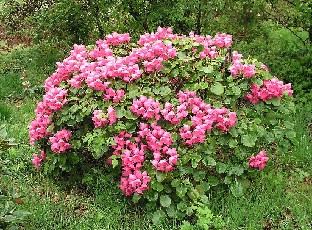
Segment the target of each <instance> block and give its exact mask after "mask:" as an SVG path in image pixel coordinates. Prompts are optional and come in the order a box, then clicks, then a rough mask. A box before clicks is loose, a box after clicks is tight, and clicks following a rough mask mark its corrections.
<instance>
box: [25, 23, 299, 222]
mask: <svg viewBox="0 0 312 230" xmlns="http://www.w3.org/2000/svg"><path fill="white" fill-rule="evenodd" d="M130 40H131V38H130V36H129V34H117V33H114V34H112V35H108V36H106V39H104V40H99V41H97V42H96V45H95V46H88V47H86V46H83V45H74V48H73V50H72V51H71V52H70V55H69V57H68V58H66V59H65V60H64V61H63V62H61V63H57V70H56V71H55V73H54V74H52V75H51V76H50V77H49V78H47V79H46V81H45V90H46V94H45V95H44V97H43V101H42V102H40V103H38V106H37V109H36V110H35V113H36V118H35V119H34V121H33V122H32V123H31V124H30V142H31V144H36V145H38V146H39V147H40V148H41V151H42V152H41V155H40V156H37V155H36V154H35V155H34V160H33V163H34V165H35V167H36V168H37V169H39V168H40V167H44V171H45V172H48V173H49V172H50V173H57V172H58V171H66V172H69V171H71V170H74V169H78V170H79V167H81V166H83V165H86V164H90V158H93V159H95V160H97V159H98V160H101V159H104V160H105V161H106V162H107V164H110V165H111V166H112V167H114V168H115V169H116V170H117V171H118V172H120V183H119V186H120V189H121V190H122V191H123V193H124V194H125V195H126V196H133V201H134V202H138V201H139V199H143V198H144V200H147V201H150V202H149V204H148V205H149V206H151V207H152V208H155V207H156V206H157V205H160V206H161V207H162V209H164V210H166V213H167V214H168V216H170V217H178V218H183V217H184V216H185V215H192V213H193V211H194V210H193V209H192V208H191V207H192V205H191V204H192V203H194V202H201V203H205V202H207V200H208V197H207V196H206V195H207V192H208V191H209V190H210V189H211V188H213V187H215V186H221V185H227V186H229V187H230V189H231V191H232V192H233V193H237V191H241V190H242V186H244V184H246V183H243V182H242V181H246V180H247V179H248V177H247V175H248V172H250V171H254V170H255V169H259V170H262V169H263V168H264V167H265V165H266V163H269V162H270V161H274V160H275V159H276V153H278V152H279V151H281V152H285V151H287V150H288V148H289V146H290V145H291V140H293V138H294V136H295V133H294V132H293V130H292V129H293V124H292V123H291V122H290V121H287V119H286V118H287V116H288V115H289V114H290V113H291V112H292V109H293V103H292V97H291V95H292V90H291V86H290V84H286V85H285V84H284V83H283V82H281V81H279V80H278V79H277V78H276V77H273V76H272V75H271V74H270V73H269V71H268V69H267V67H266V66H265V65H264V64H262V63H260V62H258V61H257V60H254V59H249V58H243V55H242V54H239V53H238V52H237V51H233V52H231V44H232V36H231V35H227V34H217V35H216V36H215V37H212V36H208V35H207V36H201V35H195V34H194V33H190V34H189V36H186V35H177V34H173V33H172V31H171V29H166V28H159V29H158V30H157V32H156V33H151V34H144V35H142V36H141V37H140V39H139V41H138V42H137V43H136V44H135V43H130ZM257 153H259V154H258V155H257V156H254V155H255V154H257ZM266 154H268V157H267V156H266ZM269 159H270V160H269ZM268 160H269V161H268ZM158 214H161V215H162V214H164V212H163V211H162V210H160V212H158Z"/></svg>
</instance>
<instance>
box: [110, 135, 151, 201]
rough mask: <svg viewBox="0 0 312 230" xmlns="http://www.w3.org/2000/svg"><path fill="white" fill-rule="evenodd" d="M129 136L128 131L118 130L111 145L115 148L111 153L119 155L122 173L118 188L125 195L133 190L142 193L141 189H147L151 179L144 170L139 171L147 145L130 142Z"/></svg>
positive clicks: (129, 194)
mask: <svg viewBox="0 0 312 230" xmlns="http://www.w3.org/2000/svg"><path fill="white" fill-rule="evenodd" d="M131 137H132V135H131V134H129V133H126V132H120V134H119V135H118V136H117V137H115V138H114V139H115V141H116V145H113V146H112V147H113V148H114V149H115V150H114V152H113V154H115V155H121V161H122V175H121V180H120V189H121V190H122V191H123V192H124V193H125V195H127V196H131V195H133V193H135V192H136V193H138V194H142V193H143V191H145V190H148V189H149V187H148V183H149V182H150V180H151V178H150V177H149V176H148V175H147V172H146V171H144V172H141V171H140V169H141V168H142V167H143V163H144V161H145V156H144V152H145V150H146V149H147V146H146V145H144V144H142V143H141V144H139V143H133V142H131V140H130V138H131Z"/></svg>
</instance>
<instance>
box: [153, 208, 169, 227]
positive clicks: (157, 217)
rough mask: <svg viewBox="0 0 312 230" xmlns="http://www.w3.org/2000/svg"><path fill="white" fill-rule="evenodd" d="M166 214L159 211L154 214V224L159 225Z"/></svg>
mask: <svg viewBox="0 0 312 230" xmlns="http://www.w3.org/2000/svg"><path fill="white" fill-rule="evenodd" d="M165 216H166V214H165V212H164V211H163V210H157V211H156V212H154V213H153V219H152V221H153V223H154V224H159V223H161V222H162V221H163V220H164V219H165Z"/></svg>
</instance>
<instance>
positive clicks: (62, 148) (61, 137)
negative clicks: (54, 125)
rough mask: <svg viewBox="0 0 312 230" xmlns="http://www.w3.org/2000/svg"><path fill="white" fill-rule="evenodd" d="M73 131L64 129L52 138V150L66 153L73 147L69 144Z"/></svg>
mask: <svg viewBox="0 0 312 230" xmlns="http://www.w3.org/2000/svg"><path fill="white" fill-rule="evenodd" d="M71 135H72V134H71V131H69V130H66V129H62V130H60V131H58V132H56V134H55V135H54V137H50V139H49V140H50V142H51V150H52V151H53V152H56V153H63V152H66V150H68V149H69V148H70V147H71V144H69V143H68V141H69V138H70V137H71Z"/></svg>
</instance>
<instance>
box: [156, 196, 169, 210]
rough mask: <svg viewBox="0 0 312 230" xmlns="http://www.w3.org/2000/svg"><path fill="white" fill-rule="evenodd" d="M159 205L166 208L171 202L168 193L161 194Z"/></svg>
mask: <svg viewBox="0 0 312 230" xmlns="http://www.w3.org/2000/svg"><path fill="white" fill-rule="evenodd" d="M159 201H160V205H161V206H163V207H165V208H167V207H169V206H170V204H171V199H170V197H169V196H168V195H161V196H160V198H159Z"/></svg>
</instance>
